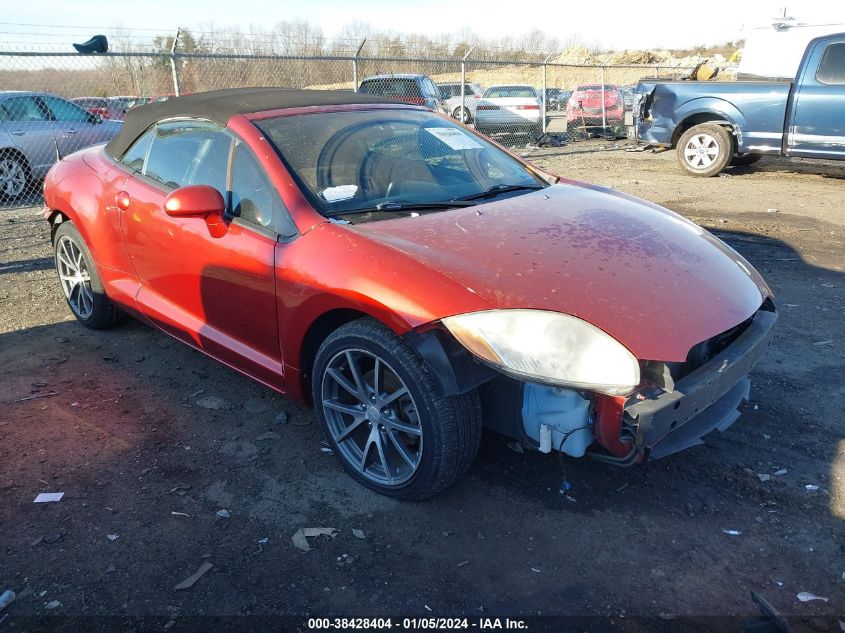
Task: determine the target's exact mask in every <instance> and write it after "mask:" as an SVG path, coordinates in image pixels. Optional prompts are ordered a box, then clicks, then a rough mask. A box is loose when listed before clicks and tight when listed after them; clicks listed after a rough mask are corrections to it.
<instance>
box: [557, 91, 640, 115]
mask: <svg viewBox="0 0 845 633" xmlns="http://www.w3.org/2000/svg"><path fill="white" fill-rule="evenodd" d="M603 92H604V99H602V90H601V89H600V88H599V89H598V90H593V89H576V90H575V92H573V93H572V96H571V97H569V101H568V102H567V105H566V118H567V121H569V122H578V121H580V120H581V119H582V118H583V119H585V120H589V121H594V120H596V119H599V120H601V119H602V110H604V119H603V120H606V121H609V122H611V123H618V122H619V121H621V120H622V119H623V118H624V117H625V102H624V99H623V98H622V94H621V93H620V92H619V91H618V90H617V89H616V88H613V87H611V86H606V87H605V89H604V91H603Z"/></svg>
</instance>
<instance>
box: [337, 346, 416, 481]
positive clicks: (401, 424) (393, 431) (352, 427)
mask: <svg viewBox="0 0 845 633" xmlns="http://www.w3.org/2000/svg"><path fill="white" fill-rule="evenodd" d="M321 396H322V407H323V413H324V415H325V419H326V422H327V427H328V430H329V432H330V433H331V436H332V439H333V440H334V443H335V445H336V446H337V450H338V451H339V452H340V454H341V457H342V458H343V459H344V460H345V461H346V462H347V464H348V465H349V466H351V467H352V468H355V469H357V470H358V471H359V472H360V473H361V475H362V476H363V477H365V478H366V479H368V480H369V481H371V482H373V483H375V484H378V485H380V486H386V487H396V486H401V485H403V484H405V483H407V482H408V481H409V480H410V479H411V478H412V477H413V476H414V474H415V473H416V471H417V469H418V468H419V465H420V460H421V457H422V451H423V429H422V425H421V424H420V419H419V412H418V410H417V406H416V403H415V402H414V399H413V397H412V396H411V393H410V391H409V390H408V387H407V386H406V385H405V383H404V382H403V381H402V379H401V378H400V377H399V375H398V374H397V373H396V372H395V371H394V370H393V368H391V367H390V365H388V363H386V362H385V361H384V360H383V359H381V358H380V357H378V356H377V355H375V354H373V353H371V352H368V351H365V350H361V349H347V350H343V351H340V352H338V353H337V354H335V355H334V356H333V357H332V359H331V360H330V361H329V363H328V365H327V366H326V369H325V371H324V373H323V380H322V394H321Z"/></svg>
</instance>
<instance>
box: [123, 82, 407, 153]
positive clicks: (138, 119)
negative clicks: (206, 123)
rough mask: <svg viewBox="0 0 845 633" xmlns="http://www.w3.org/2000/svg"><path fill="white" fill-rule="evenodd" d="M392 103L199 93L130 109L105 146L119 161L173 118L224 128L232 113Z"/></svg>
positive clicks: (315, 94)
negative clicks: (154, 128)
mask: <svg viewBox="0 0 845 633" xmlns="http://www.w3.org/2000/svg"><path fill="white" fill-rule="evenodd" d="M358 103H362V104H367V103H395V102H392V101H390V100H389V99H385V98H384V97H378V96H375V95H368V94H362V93H360V92H349V91H344V90H285V89H283V88H229V89H226V90H213V91H211V92H198V93H196V94H192V95H186V96H184V97H175V98H173V99H168V100H167V101H160V102H158V103H148V104H147V105H142V106H138V107H137V108H132V109H131V110H130V111H129V112H128V113H127V114H126V121H125V122H124V123H123V129H122V130H121V131H120V133H119V134H118V135H117V136H115V137H114V138H113V139H112V140H111V141H110V142H109V144H108V145H106V152H107V153H108V154H109V155H110V156H111V157H112V158H116V159H119V158H121V157H122V156H123V154H124V153H126V150H127V149H129V146H130V145H132V143H134V142H135V139H137V138H138V137H139V136H141V134H143V133H144V132H145V131H146V129H147V128H148V127H150V126H151V125H152V124H154V123H156V122H158V121H161V120H162V119H170V118H174V117H183V116H184V117H195V118H199V119H208V120H210V121H215V122H217V123H219V124H221V125H226V124H227V123H228V122H229V119H230V118H232V116H233V115H235V114H250V113H253V112H266V111H267V110H279V109H282V108H303V107H308V106H334V105H346V104H358Z"/></svg>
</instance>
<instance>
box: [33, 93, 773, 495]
mask: <svg viewBox="0 0 845 633" xmlns="http://www.w3.org/2000/svg"><path fill="white" fill-rule="evenodd" d="M45 199H46V207H45V209H44V216H45V218H46V220H47V221H48V222H49V223H50V226H51V232H52V241H53V245H54V249H55V264H56V269H57V271H58V277H59V282H60V285H61V288H62V290H63V292H64V296H65V298H66V300H67V303H68V305H69V307H70V310H71V311H72V313H73V314H74V316H75V317H76V319H78V321H79V322H80V323H81V324H82V325H84V326H86V327H89V328H94V329H100V328H108V327H112V326H114V325H117V324H118V323H119V322H120V321H121V319H122V316H123V315H124V314H129V315H132V316H134V317H136V318H138V319H140V320H141V321H143V322H145V323H148V324H150V325H151V326H153V327H156V328H158V329H160V330H162V331H163V332H166V333H167V334H169V335H171V336H173V337H175V338H177V339H179V340H180V341H182V342H184V343H186V344H187V345H190V346H191V347H193V348H195V349H197V350H199V351H201V352H203V353H205V354H207V355H209V356H211V357H213V358H215V359H217V360H219V361H221V362H223V363H225V364H226V365H228V366H230V367H232V368H233V369H236V370H237V371H239V372H241V373H243V374H245V375H247V376H249V377H251V378H253V379H255V380H257V381H258V382H260V383H263V384H264V385H266V386H267V387H269V388H271V389H273V390H275V391H277V392H279V393H281V394H284V395H285V396H287V397H290V398H292V399H294V400H297V401H300V402H305V403H309V404H312V405H313V406H314V408H315V409H316V412H317V415H318V418H319V420H320V423H321V425H322V428H323V430H324V432H325V435H326V438H327V441H328V443H329V446H330V447H331V449H332V450H333V452H334V453H335V454H336V455H337V457H338V458H339V460H340V462H341V464H342V466H343V467H344V468H345V469H346V471H347V472H348V473H349V474H350V475H351V476H352V477H353V478H354V479H356V480H357V481H359V482H360V483H362V484H364V485H365V486H368V487H370V488H372V489H373V490H376V491H378V492H380V493H382V494H385V495H390V496H393V497H398V498H404V499H421V498H424V497H427V496H430V495H433V494H436V493H438V492H439V491H442V490H443V489H444V488H446V487H447V486H449V485H450V484H451V483H453V482H454V481H456V480H457V479H458V478H459V477H460V476H461V475H462V474H463V473H464V472H465V471H466V470H467V469H468V468H469V466H470V464H471V463H472V462H473V460H474V458H475V456H476V453H477V451H478V448H479V443H480V438H481V433H482V427H485V426H486V427H488V428H490V429H493V430H495V431H498V432H500V433H503V434H506V435H509V436H511V437H514V438H517V439H518V440H520V441H522V442H523V443H525V444H527V445H529V446H533V447H534V448H536V449H538V450H539V451H543V452H552V451H555V452H560V453H564V454H566V455H570V456H573V457H582V456H585V455H590V456H592V457H594V458H596V459H600V460H603V461H605V462H607V463H610V464H617V465H630V464H637V463H641V462H644V461H645V460H647V459H648V458H656V457H663V456H665V455H669V454H671V453H674V452H677V451H680V450H682V449H685V448H687V447H689V446H692V445H694V444H697V443H700V442H701V439H700V438H701V437H702V436H704V435H705V434H707V433H709V432H711V431H713V430H715V429H720V430H724V429H726V428H727V427H728V426H729V425H730V424H731V423H733V422H734V420H735V419H736V418H737V416H738V413H737V407H738V406H739V405H740V403H741V402H742V400H743V399H744V398H747V396H748V390H749V379H748V373H749V371H750V370H751V369H752V367H753V366H754V364H755V363H756V362H757V361H758V360H759V359H760V357H761V356H762V354H763V353H764V351H765V349H766V347H767V345H768V343H769V340H770V338H771V335H772V328H773V325H774V323H775V320H776V318H777V312H776V310H775V306H774V303H773V301H772V296H771V295H772V293H771V291H770V290H769V288H768V286H767V285H766V283H765V282H764V281H763V279H762V278H761V277H760V275H759V274H758V273H757V272H756V271H755V270H754V268H753V267H752V266H751V265H750V264H749V263H748V262H747V261H745V260H744V259H743V258H742V257H741V256H740V255H738V254H737V253H736V252H735V251H733V250H732V249H731V248H730V247H728V246H726V245H725V244H723V243H722V242H721V241H719V240H718V239H717V238H716V237H714V236H713V235H711V234H710V233H708V232H707V231H705V230H703V229H701V228H699V227H698V226H696V225H695V224H693V223H691V222H689V221H687V220H685V219H683V218H681V217H680V216H678V215H676V214H675V213H672V212H671V211H668V210H666V209H663V208H661V207H658V206H656V205H653V204H650V203H648V202H645V201H642V200H638V199H635V198H633V197H631V196H627V195H624V194H622V193H619V192H615V191H612V190H608V189H603V188H600V187H596V186H593V185H589V184H585V183H581V182H577V181H574V180H569V179H564V178H559V177H557V176H554V175H551V174H548V173H545V172H543V171H541V170H539V169H537V168H536V167H533V166H532V165H530V164H528V163H525V162H523V161H522V160H520V159H519V158H518V157H516V156H514V155H512V154H510V153H508V152H507V151H506V150H504V149H502V148H501V147H499V146H498V145H496V144H494V143H492V142H491V141H490V140H488V139H486V138H485V137H484V136H481V135H479V134H476V133H474V132H473V131H472V130H470V129H468V128H466V127H464V126H462V125H460V124H459V123H457V122H455V121H453V120H451V119H449V118H447V117H444V116H441V115H439V114H437V113H434V112H432V111H430V110H428V109H426V108H423V107H419V106H413V105H408V104H400V103H396V102H390V101H387V100H385V99H383V98H381V97H377V96H372V95H365V94H354V93H348V92H329V91H289V90H277V89H237V90H223V91H217V92H211V93H204V94H196V95H192V96H188V97H182V98H176V99H172V100H169V101H166V102H162V103H159V104H152V105H145V106H140V107H138V108H134V109H132V110H130V111H129V113H128V114H127V118H126V123H125V126H124V129H123V131H122V132H121V133H120V135H119V136H117V137H116V138H115V139H114V140H112V141H111V142H110V143H108V144H107V145H105V146H98V147H96V148H91V149H87V150H84V151H81V152H79V153H76V154H74V155H72V156H69V157H67V158H65V159H64V160H62V161H61V162H59V163H58V164H57V165H56V166H54V167H53V168H52V169H51V170H50V172H49V174H48V176H47V180H46V184H45ZM219 388H220V390H221V391H224V392H225V391H226V389H227V386H226V385H225V384H223V385H220V387H219Z"/></svg>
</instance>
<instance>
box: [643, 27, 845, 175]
mask: <svg viewBox="0 0 845 633" xmlns="http://www.w3.org/2000/svg"><path fill="white" fill-rule="evenodd" d="M637 93H638V105H637V106H636V107H635V115H636V131H637V137H638V138H639V139H640V140H642V141H645V142H647V143H650V144H652V145H660V146H663V147H674V148H676V150H677V154H678V162H679V163H680V165H681V168H682V169H683V170H684V171H685V172H686V173H687V174H689V175H691V176H705V177H707V176H715V175H716V174H718V173H719V172H720V171H722V170H723V169H724V168H725V167H727V166H728V165H751V164H753V163H755V162H756V161H757V160H759V159H760V158H761V157H762V156H764V155H770V156H771V155H775V156H778V155H782V156H796V157H803V158H827V159H836V160H843V159H845V115H843V113H845V33H840V34H837V35H828V36H824V37H818V38H815V39H813V40H812V41H811V42H810V43H809V44H808V45H807V49H806V50H805V51H804V56H803V58H802V60H801V64H800V66H799V67H798V72H797V74H796V75H795V79H794V81H792V82H788V81H725V82H707V81H669V80H651V79H649V80H643V81H641V82H640V83H639V85H638V86H637Z"/></svg>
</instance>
